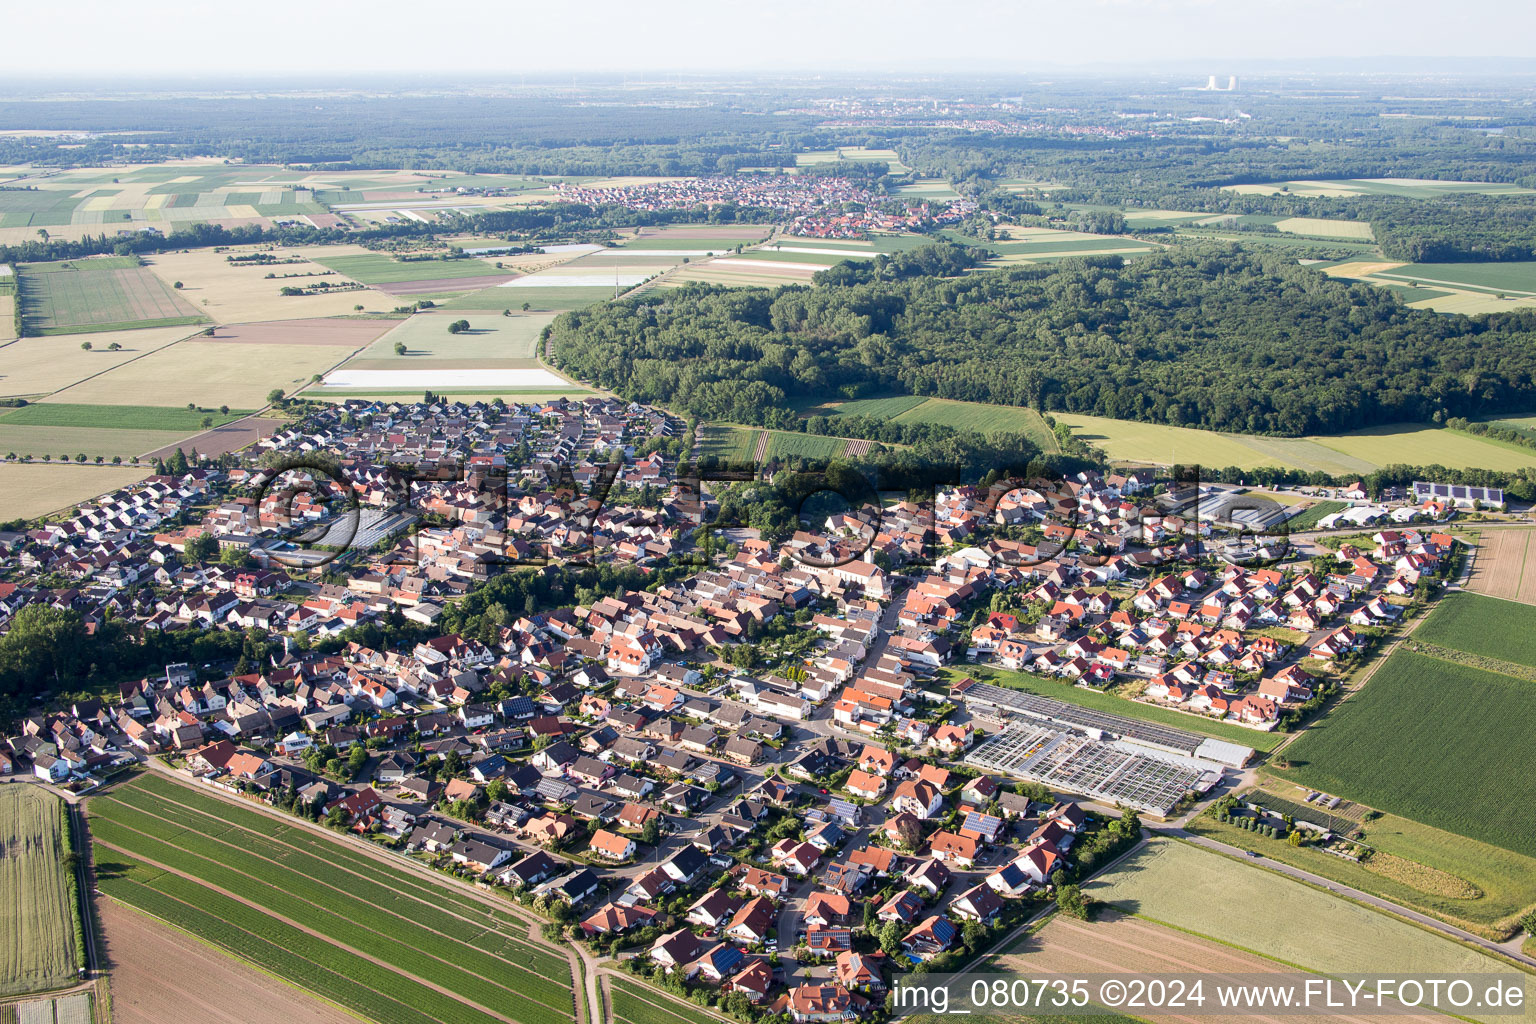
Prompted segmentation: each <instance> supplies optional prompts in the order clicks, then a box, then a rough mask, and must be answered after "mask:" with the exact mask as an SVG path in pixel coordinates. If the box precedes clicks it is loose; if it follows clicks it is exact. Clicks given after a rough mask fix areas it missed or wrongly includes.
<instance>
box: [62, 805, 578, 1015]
mask: <svg viewBox="0 0 1536 1024" xmlns="http://www.w3.org/2000/svg"><path fill="white" fill-rule="evenodd" d="M90 814H91V831H92V836H93V838H94V839H95V841H96V844H97V846H96V860H97V863H98V864H99V865H110V864H118V865H122V866H123V867H122V868H121V869H119V870H103V871H101V872H100V874H101V875H103V877H102V878H101V879H100V887H101V889H102V890H103V891H104V892H105V893H107V894H108V895H109V896H112V897H114V898H117V899H120V900H122V901H123V902H126V903H128V904H130V905H133V906H135V907H138V908H139V909H142V910H145V911H146V912H148V913H151V914H154V915H155V916H158V917H162V918H164V919H166V920H168V921H170V922H171V923H172V924H176V925H178V926H179V927H182V928H186V929H187V930H189V931H191V932H193V933H194V934H196V935H198V937H200V938H202V939H204V940H205V941H209V942H211V943H213V944H215V945H218V946H220V947H222V948H224V949H226V950H228V951H229V952H231V953H233V954H235V955H236V956H240V957H242V958H245V959H248V960H252V961H253V962H255V963H257V964H258V965H259V966H262V967H265V968H267V969H268V970H274V971H278V970H280V971H281V973H283V974H284V975H285V976H286V977H289V978H291V979H292V980H294V981H295V982H296V983H297V984H300V985H301V986H303V987H305V988H309V989H311V990H312V991H314V992H316V993H318V994H320V995H322V996H324V997H326V998H328V999H331V1000H333V1001H335V1002H337V1003H340V1004H341V1005H343V1006H346V1007H347V1008H348V1009H351V1010H353V1011H354V1012H357V1013H361V1014H363V1015H364V1016H367V1017H370V1018H372V1019H374V1020H379V1021H386V1020H387V1021H402V1022H412V1024H417V1022H420V1021H421V1020H422V1019H423V1018H425V1019H428V1020H440V1021H450V1022H454V1024H484V1022H487V1021H490V1020H494V1019H495V1017H494V1016H493V1015H495V1014H500V1015H502V1016H509V1017H513V1018H515V1019H517V1020H519V1021H522V1022H526V1024H557V1022H567V1021H570V1020H571V1013H572V995H571V981H570V968H569V965H568V962H567V961H566V960H565V959H564V958H563V957H561V956H558V955H555V954H554V953H553V952H552V951H550V950H548V949H546V948H544V947H541V946H537V945H535V944H533V943H532V942H530V941H529V940H528V939H527V938H526V935H527V924H526V923H524V922H523V921H521V920H520V919H518V918H516V917H514V916H513V915H512V914H510V913H508V912H506V911H500V910H496V909H494V908H492V907H488V906H486V905H484V904H482V903H480V902H479V901H478V900H477V899H475V897H474V896H472V895H470V894H468V893H467V892H463V891H461V890H457V889H455V888H454V887H452V886H450V885H448V884H446V883H438V882H435V881H432V880H427V879H422V878H417V877H415V876H412V875H408V874H406V873H404V872H401V871H396V870H393V869H391V868H390V867H389V866H388V865H386V864H383V863H380V862H379V861H378V860H376V859H374V858H372V857H369V856H368V855H367V854H364V853H361V852H359V851H352V850H349V849H347V848H345V847H343V846H342V845H341V844H339V843H337V842H335V841H333V840H331V839H329V838H328V837H325V836H321V835H316V834H314V833H311V832H309V831H308V830H306V829H303V828H301V827H299V826H297V825H288V824H286V823H284V822H282V821H281V820H278V819H275V818H272V817H270V816H268V815H264V814H261V813H259V812H256V811H252V810H247V809H245V808H241V807H238V806H235V805H232V804H229V803H226V802H224V801H220V800H217V799H216V798H213V797H211V796H207V795H204V794H201V793H198V792H196V791H195V790H192V789H190V788H188V787H184V786H180V785H178V784H176V783H174V782H170V781H167V780H164V779H160V778H156V777H152V776H142V777H140V778H138V779H136V780H134V781H133V782H131V783H129V784H127V785H124V786H119V787H117V788H115V789H114V790H113V791H112V793H111V794H110V795H103V796H97V797H95V798H93V799H92V800H91V802H90ZM232 896H238V900H237V899H235V898H232ZM241 901H243V902H241ZM295 923H298V924H302V926H303V929H305V930H304V931H301V930H300V929H299V928H297V927H295ZM343 947H345V948H343ZM351 951H355V952H351ZM343 979H349V980H345V981H344V980H343ZM413 979H420V981H416V980H413ZM429 986H434V987H429Z"/></svg>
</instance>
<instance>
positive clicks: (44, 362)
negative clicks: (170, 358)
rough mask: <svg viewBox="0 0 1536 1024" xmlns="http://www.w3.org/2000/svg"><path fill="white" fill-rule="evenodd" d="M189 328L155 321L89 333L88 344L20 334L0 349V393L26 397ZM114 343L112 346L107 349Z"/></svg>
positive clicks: (50, 389) (183, 334) (182, 335)
mask: <svg viewBox="0 0 1536 1024" xmlns="http://www.w3.org/2000/svg"><path fill="white" fill-rule="evenodd" d="M194 332H195V329H194V328H190V327H158V328H151V329H148V330H141V331H112V332H108V333H104V334H92V335H91V336H90V337H89V338H87V339H84V340H88V341H89V342H90V343H91V350H90V351H89V352H87V351H85V350H84V349H82V348H81V347H80V340H81V339H71V338H22V339H21V340H20V341H13V342H11V343H10V344H8V345H6V346H5V347H4V348H3V349H0V397H8V398H11V397H25V398H31V397H36V396H39V395H47V394H51V393H53V392H55V391H58V390H60V389H61V388H67V387H69V386H70V385H71V384H78V383H79V382H80V381H83V380H85V379H86V378H88V377H94V376H95V375H96V374H99V373H105V372H106V371H108V370H111V369H113V368H114V367H117V366H121V365H122V364H123V363H126V362H129V361H131V360H134V359H138V358H139V357H140V356H143V355H145V354H146V353H149V352H153V351H155V350H156V349H158V348H163V347H165V346H166V345H171V344H174V343H176V342H178V341H181V340H182V339H183V338H187V337H190V336H191V335H192V334H193V333H194ZM112 345H117V346H119V348H118V349H117V351H113V350H112V349H111V346H112Z"/></svg>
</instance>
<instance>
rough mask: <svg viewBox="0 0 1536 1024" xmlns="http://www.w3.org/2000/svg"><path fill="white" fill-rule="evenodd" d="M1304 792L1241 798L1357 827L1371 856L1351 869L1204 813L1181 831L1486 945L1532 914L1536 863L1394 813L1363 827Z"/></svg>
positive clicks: (1287, 789)
mask: <svg viewBox="0 0 1536 1024" xmlns="http://www.w3.org/2000/svg"><path fill="white" fill-rule="evenodd" d="M1308 792H1311V790H1309V789H1308V788H1306V787H1297V786H1293V785H1291V784H1290V783H1287V782H1282V781H1278V780H1274V779H1266V780H1265V782H1264V788H1263V789H1260V790H1254V791H1252V793H1251V794H1250V795H1249V796H1248V797H1247V799H1250V800H1253V801H1255V802H1257V803H1261V804H1264V805H1265V806H1266V807H1269V808H1271V809H1273V810H1276V811H1279V812H1281V813H1292V814H1294V815H1296V816H1297V817H1300V818H1305V819H1307V820H1310V821H1315V822H1317V823H1318V824H1321V825H1324V826H1326V827H1329V828H1334V829H1342V828H1349V829H1354V828H1363V829H1364V830H1365V840H1364V841H1365V842H1366V843H1368V844H1369V845H1370V846H1371V847H1372V848H1373V849H1374V850H1375V851H1376V853H1374V854H1373V855H1372V856H1371V857H1370V858H1369V859H1367V860H1365V861H1362V862H1361V863H1358V864H1357V863H1354V862H1353V861H1348V860H1345V859H1343V858H1341V857H1335V856H1332V855H1330V854H1328V853H1325V852H1324V851H1322V850H1321V849H1319V848H1317V847H1315V846H1301V847H1295V846H1291V845H1290V844H1289V843H1286V842H1284V841H1283V840H1275V839H1269V838H1267V837H1265V836H1261V835H1259V834H1258V833H1255V832H1251V831H1248V830H1247V829H1240V828H1238V827H1236V826H1235V825H1231V824H1223V823H1222V822H1219V821H1217V820H1216V819H1215V818H1214V817H1212V816H1211V815H1210V814H1201V815H1198V816H1197V817H1195V818H1194V819H1193V820H1192V821H1190V822H1189V824H1188V825H1187V826H1186V827H1187V828H1188V829H1189V830H1190V831H1191V832H1193V833H1195V834H1196V835H1201V836H1208V837H1210V838H1211V839H1215V840H1217V841H1219V842H1223V843H1226V844H1227V845H1229V846H1236V847H1239V848H1241V849H1245V850H1253V851H1254V852H1256V853H1259V854H1260V855H1262V856H1264V857H1266V858H1268V859H1270V860H1277V861H1280V862H1281V863H1284V864H1290V865H1292V866H1294V867H1298V868H1301V869H1303V870H1306V871H1311V872H1312V873H1313V874H1317V875H1321V876H1323V877H1324V878H1331V879H1333V880H1334V881H1336V882H1342V883H1343V884H1345V885H1348V886H1351V887H1352V888H1355V889H1359V890H1360V891H1362V892H1369V893H1374V894H1376V895H1377V896H1380V897H1382V898H1383V899H1388V900H1392V901H1393V902H1394V903H1400V904H1402V905H1403V906H1407V907H1413V908H1414V909H1415V910H1419V911H1422V912H1423V913H1426V914H1430V915H1433V916H1435V917H1438V918H1441V919H1442V920H1445V921H1449V922H1451V923H1452V924H1455V925H1457V926H1459V927H1462V928H1466V929H1468V930H1469V931H1472V932H1475V933H1477V934H1480V935H1483V936H1485V937H1487V938H1490V939H1495V940H1499V941H1502V940H1504V939H1507V938H1509V937H1510V936H1511V935H1513V934H1514V933H1515V932H1516V931H1517V930H1518V927H1519V926H1518V924H1517V921H1518V919H1519V918H1520V916H1521V915H1522V914H1524V913H1525V912H1526V911H1527V910H1530V909H1532V908H1533V907H1536V859H1533V858H1531V857H1527V856H1525V855H1524V854H1519V853H1515V852H1513V851H1511V850H1505V849H1502V848H1501V847H1497V846H1491V845H1489V844H1488V843H1480V842H1478V841H1476V840H1474V839H1468V838H1466V837H1465V836H1459V835H1455V834H1454V833H1451V832H1446V831H1444V830H1442V829H1437V828H1432V827H1431V826H1429V825H1425V824H1423V823H1422V822H1418V821H1413V820H1412V819H1409V818H1402V817H1398V816H1397V815H1395V814H1383V813H1381V812H1377V814H1378V815H1379V816H1378V817H1376V818H1374V819H1372V820H1371V821H1369V822H1362V819H1363V817H1364V814H1365V810H1366V809H1365V808H1364V807H1362V806H1361V805H1360V804H1355V803H1348V802H1346V803H1344V804H1343V805H1341V806H1340V807H1339V808H1337V809H1335V810H1333V811H1329V810H1327V809H1326V808H1324V807H1322V806H1321V805H1320V804H1309V803H1307V802H1306V795H1307V793H1308Z"/></svg>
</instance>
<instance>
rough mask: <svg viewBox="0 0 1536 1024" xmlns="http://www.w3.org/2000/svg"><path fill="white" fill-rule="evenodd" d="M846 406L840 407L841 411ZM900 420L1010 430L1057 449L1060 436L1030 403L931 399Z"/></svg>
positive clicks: (899, 416)
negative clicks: (1011, 403) (1013, 404)
mask: <svg viewBox="0 0 1536 1024" xmlns="http://www.w3.org/2000/svg"><path fill="white" fill-rule="evenodd" d="M841 411H842V409H841V408H839V412H841ZM891 419H893V420H894V421H895V422H897V423H937V424H940V425H941V426H946V427H954V428H956V429H957V430H975V431H978V432H980V433H983V434H991V433H995V432H997V431H1009V432H1013V433H1019V434H1023V435H1025V436H1026V437H1028V438H1029V439H1030V440H1031V441H1033V442H1035V444H1037V445H1039V446H1040V448H1041V450H1043V451H1047V452H1054V451H1056V450H1057V446H1056V436H1055V435H1054V434H1052V433H1051V428H1050V427H1048V426H1047V425H1046V423H1045V420H1044V419H1042V418H1041V416H1040V414H1039V413H1038V412H1036V411H1035V410H1033V409H1030V408H1028V407H1026V406H1009V405H986V404H984V403H981V402H956V401H951V400H950V399H947V398H930V399H928V400H927V401H926V402H923V403H922V404H921V405H917V406H914V407H913V408H911V409H908V410H906V411H904V412H901V413H898V414H896V415H895V416H892V417H891Z"/></svg>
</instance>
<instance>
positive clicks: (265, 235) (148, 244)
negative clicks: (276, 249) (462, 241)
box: [0, 221, 440, 263]
mask: <svg viewBox="0 0 1536 1024" xmlns="http://www.w3.org/2000/svg"><path fill="white" fill-rule="evenodd" d="M434 230H435V229H434V227H433V225H430V224H421V223H416V222H411V223H402V224H382V225H378V226H377V227H371V228H367V229H364V230H362V231H347V230H344V229H342V228H316V227H310V226H309V225H307V224H294V225H289V226H285V227H276V228H263V227H259V226H257V225H254V224H242V225H239V226H237V227H233V228H226V227H222V226H220V225H217V224H205V223H202V222H201V221H199V222H196V223H193V224H189V225H187V226H186V227H184V228H178V229H177V230H175V231H172V232H171V233H170V234H168V235H161V234H156V233H154V232H151V231H139V232H135V233H133V234H131V235H107V234H101V235H85V236H83V237H81V238H80V239H78V240H75V239H67V238H50V239H48V240H46V241H44V240H42V239H40V238H39V239H36V240H33V239H28V240H27V241H24V242H15V243H12V244H9V245H0V263H40V262H44V261H47V260H73V259H79V258H81V257H82V256H100V255H103V254H106V253H115V254H116V255H119V256H131V255H134V254H137V253H145V252H170V251H174V250H176V249H196V248H203V247H208V246H216V245H254V244H257V243H262V242H277V243H280V244H283V245H319V244H322V243H326V242H343V241H346V242H364V241H372V240H375V239H383V238H397V237H407V236H409V237H418V236H426V235H430V234H432V232H433V231H434ZM437 230H440V229H437Z"/></svg>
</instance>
